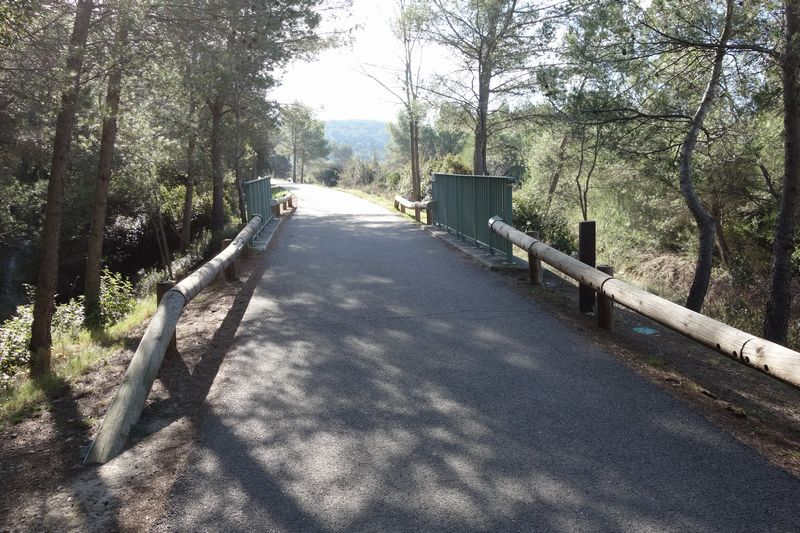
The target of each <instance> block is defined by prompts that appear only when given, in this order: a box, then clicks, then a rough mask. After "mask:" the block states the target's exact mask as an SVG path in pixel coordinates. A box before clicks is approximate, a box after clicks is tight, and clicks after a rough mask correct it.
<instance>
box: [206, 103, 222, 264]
mask: <svg viewBox="0 0 800 533" xmlns="http://www.w3.org/2000/svg"><path fill="white" fill-rule="evenodd" d="M209 110H210V111H211V139H210V141H211V176H212V178H211V179H212V183H213V191H212V204H211V232H212V234H213V241H214V244H215V249H216V247H219V244H220V243H221V242H222V232H223V230H224V229H225V197H224V184H225V183H224V178H225V176H224V174H223V172H222V146H221V144H222V139H221V138H220V136H221V134H222V111H223V103H222V97H220V96H217V97H216V99H215V100H214V101H213V102H209Z"/></svg>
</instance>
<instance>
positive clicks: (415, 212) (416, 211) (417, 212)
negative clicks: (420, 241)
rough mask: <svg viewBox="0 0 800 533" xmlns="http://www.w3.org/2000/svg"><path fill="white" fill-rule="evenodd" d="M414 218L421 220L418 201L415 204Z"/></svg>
mask: <svg viewBox="0 0 800 533" xmlns="http://www.w3.org/2000/svg"><path fill="white" fill-rule="evenodd" d="M414 220H416V221H417V222H419V204H418V203H415V204H414Z"/></svg>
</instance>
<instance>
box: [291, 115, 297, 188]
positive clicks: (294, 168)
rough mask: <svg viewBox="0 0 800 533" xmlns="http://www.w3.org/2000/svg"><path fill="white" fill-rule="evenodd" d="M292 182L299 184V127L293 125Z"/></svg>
mask: <svg viewBox="0 0 800 533" xmlns="http://www.w3.org/2000/svg"><path fill="white" fill-rule="evenodd" d="M292 182H294V183H297V125H296V124H292Z"/></svg>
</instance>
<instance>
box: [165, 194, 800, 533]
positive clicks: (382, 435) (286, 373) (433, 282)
mask: <svg viewBox="0 0 800 533" xmlns="http://www.w3.org/2000/svg"><path fill="white" fill-rule="evenodd" d="M298 192H299V195H300V198H301V203H300V205H301V208H300V210H299V212H298V213H297V214H296V215H295V217H294V218H293V219H292V220H291V221H289V222H288V224H287V226H286V228H285V230H284V233H283V235H281V237H280V239H279V241H278V243H277V246H276V248H275V249H274V250H273V252H272V253H271V255H270V256H269V258H268V263H269V264H268V267H267V270H266V272H265V274H264V276H263V279H262V282H261V284H260V285H259V287H258V288H257V289H256V292H255V294H254V296H253V299H252V300H251V303H250V305H249V307H248V309H247V311H246V313H245V315H244V318H243V320H242V324H241V326H240V329H239V332H238V334H237V338H236V341H235V343H234V346H233V347H232V348H231V351H230V353H229V354H228V357H227V359H226V360H225V362H224V363H223V365H222V368H221V369H220V374H219V375H218V376H217V379H216V381H215V382H214V385H213V387H212V390H211V393H210V395H209V400H208V406H207V408H206V414H205V421H204V423H203V429H202V432H201V437H200V440H199V442H198V443H197V444H196V445H195V447H194V449H193V451H192V455H191V457H190V459H189V467H188V469H187V471H186V472H185V473H184V475H183V476H182V477H181V478H180V479H179V481H178V482H177V483H176V485H175V487H174V488H173V492H172V495H171V501H170V502H169V505H168V508H169V509H170V512H169V513H168V515H166V516H165V517H163V518H162V520H161V521H160V523H159V524H158V525H157V527H156V529H157V530H161V531H169V530H190V529H191V530H231V529H246V530H274V531H345V530H346V531H411V530H424V531H433V530H436V531H486V530H491V531H521V530H522V531H530V530H536V531H576V530H579V531H610V530H629V531H634V530H635V531H688V530H691V531H767V530H769V531H797V530H800V516H798V513H797V512H796V510H797V507H796V505H797V498H798V495H800V482H798V481H797V480H796V479H795V478H792V477H790V476H789V475H788V474H786V473H784V472H782V471H780V470H777V469H776V468H774V467H772V466H770V465H769V464H767V463H766V461H764V460H763V459H762V458H760V457H759V456H757V455H756V454H755V453H754V452H752V451H751V450H749V449H746V448H744V447H743V446H741V445H740V444H738V443H737V442H735V441H734V440H733V439H731V438H730V437H729V436H727V435H725V434H723V433H721V432H720V431H718V430H717V429H715V428H713V427H712V426H710V425H709V424H708V423H707V422H705V421H704V420H703V419H702V418H700V417H699V416H697V415H695V414H693V413H692V412H690V411H689V410H688V409H686V408H685V407H684V406H683V405H682V404H680V403H679V402H677V401H676V400H675V399H673V398H672V397H670V396H668V395H667V394H666V393H664V392H662V391H660V390H658V389H657V388H655V387H654V386H652V385H650V384H648V383H646V382H645V381H643V380H642V379H641V378H639V377H638V376H636V375H634V374H633V373H632V372H630V371H629V370H628V369H626V368H625V367H623V366H621V365H620V364H619V363H618V362H616V360H615V359H614V358H613V357H611V356H609V355H608V354H606V353H604V352H603V351H601V350H599V349H597V348H595V347H594V346H592V345H591V344H590V343H589V342H587V341H586V340H585V339H584V338H582V337H581V336H579V335H578V334H577V333H576V332H574V331H570V330H569V329H567V328H566V327H564V326H563V325H561V324H560V323H559V322H557V321H556V320H554V319H553V318H552V317H550V316H548V315H547V314H546V313H544V312H543V311H542V310H540V309H539V307H538V306H537V305H536V303H535V302H533V301H531V300H529V299H527V298H524V297H522V296H520V295H519V294H518V293H517V292H515V291H514V290H512V289H511V288H510V287H508V286H507V285H506V283H505V282H504V281H503V280H502V279H500V278H498V277H496V276H492V275H490V274H488V273H486V272H485V271H483V270H481V269H479V268H478V267H476V266H475V265H474V264H472V263H469V262H468V261H466V260H465V259H463V258H461V257H460V256H458V255H457V254H454V253H453V252H451V251H449V250H448V249H447V248H446V247H445V245H444V244H442V243H441V242H439V241H437V240H435V239H431V238H430V237H429V236H427V235H425V234H424V233H423V232H421V231H420V230H419V228H418V227H416V226H413V225H411V224H409V223H407V222H405V221H402V220H401V219H399V218H398V217H396V216H394V215H392V214H391V213H389V212H388V211H386V210H384V209H381V208H379V207H376V206H373V205H372V204H369V203H367V202H364V201H362V200H359V199H356V198H354V197H352V196H348V195H344V194H342V193H337V192H332V191H328V190H324V189H319V188H314V187H301V188H299V191H298Z"/></svg>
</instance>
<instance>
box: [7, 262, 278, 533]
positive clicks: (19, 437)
mask: <svg viewBox="0 0 800 533" xmlns="http://www.w3.org/2000/svg"><path fill="white" fill-rule="evenodd" d="M267 261H268V257H267V255H266V254H261V255H253V256H250V257H247V258H244V259H243V260H242V261H241V263H240V268H239V279H240V281H234V282H226V281H218V282H216V283H215V284H214V285H212V286H211V287H209V288H208V289H206V290H205V291H203V292H202V293H201V294H200V295H198V296H197V298H195V299H194V300H193V301H192V302H190V303H189V305H188V306H187V308H186V310H185V311H184V313H183V316H182V318H181V320H180V322H179V324H178V349H179V352H180V354H179V356H177V357H175V356H171V357H167V358H166V359H165V362H164V366H163V367H162V369H161V372H160V374H159V379H158V380H157V381H156V382H155V384H154V386H153V390H152V392H151V394H150V396H149V397H148V401H147V406H146V407H145V411H144V413H143V415H142V418H141V420H140V422H139V424H138V425H137V426H136V427H135V428H134V432H133V435H132V439H131V440H132V443H131V446H130V448H129V450H128V451H127V452H125V453H124V454H123V455H122V456H120V457H119V458H118V459H117V460H115V461H114V462H113V463H112V464H109V465H104V466H102V467H97V466H89V467H86V466H82V465H81V463H80V461H81V458H82V455H83V453H84V452H85V450H86V447H87V446H88V444H89V442H90V441H91V438H92V437H93V433H94V432H95V431H96V430H97V428H98V426H99V424H100V422H101V421H102V417H103V415H104V414H105V411H106V409H107V407H108V404H109V403H110V401H111V399H112V397H113V395H114V393H115V391H116V388H117V386H118V384H119V382H120V380H121V378H122V375H123V373H124V372H125V369H126V368H127V366H128V362H129V361H130V359H131V357H132V356H133V352H134V351H135V349H136V346H137V345H138V341H139V338H140V337H141V335H142V333H143V331H144V327H145V326H146V324H143V325H142V326H141V327H140V328H138V329H137V330H136V331H133V332H132V333H131V334H130V335H129V337H128V338H127V339H126V342H125V346H126V348H125V349H123V350H120V351H119V352H117V353H115V354H114V355H113V356H112V357H110V358H109V359H107V360H105V361H103V362H101V363H100V364H98V365H96V366H94V367H92V368H90V369H88V370H87V372H86V374H85V375H84V376H83V377H82V378H81V379H79V380H78V381H77V382H75V383H73V384H72V385H71V386H67V387H64V388H63V389H62V390H60V391H58V392H57V393H55V394H53V395H52V396H51V398H50V400H49V405H48V406H47V407H46V408H45V409H44V410H42V411H41V412H39V413H36V414H35V416H33V417H32V418H29V419H27V420H25V421H23V422H21V423H19V424H17V425H15V426H10V427H8V428H6V429H5V430H4V431H3V432H1V433H0V478H2V480H3V490H2V491H0V531H7V530H8V531H31V530H49V531H63V530H68V529H76V530H91V531H110V530H123V531H124V530H136V531H139V530H142V529H144V528H146V527H147V524H148V523H150V522H152V521H153V520H155V519H156V518H157V517H158V516H159V515H160V514H161V513H162V512H163V505H164V501H165V496H166V492H167V491H168V490H169V487H170V486H171V484H172V481H173V479H174V477H175V474H176V472H177V471H178V470H179V469H180V467H181V465H182V463H183V460H184V456H185V452H186V446H187V444H188V443H189V442H190V440H191V436H192V428H193V421H192V417H193V415H194V414H195V413H196V412H197V410H198V407H199V406H200V405H202V402H203V400H204V398H205V396H206V394H207V393H208V390H209V388H210V386H211V383H212V381H213V379H214V376H215V375H216V372H217V369H218V368H219V365H220V363H221V362H222V360H223V358H224V356H225V354H226V353H227V351H228V349H229V347H230V344H231V341H232V340H233V336H234V333H235V332H236V329H237V327H238V325H239V322H240V320H241V317H242V315H243V313H244V310H245V309H246V307H247V303H248V301H249V299H250V296H251V295H252V292H253V288H254V286H255V282H256V280H257V279H259V278H260V276H261V275H262V274H263V271H264V269H265V268H266V266H267Z"/></svg>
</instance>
